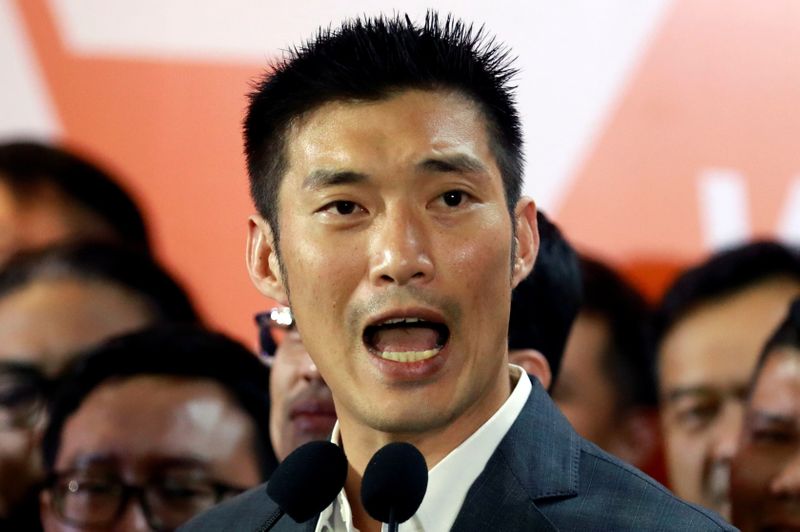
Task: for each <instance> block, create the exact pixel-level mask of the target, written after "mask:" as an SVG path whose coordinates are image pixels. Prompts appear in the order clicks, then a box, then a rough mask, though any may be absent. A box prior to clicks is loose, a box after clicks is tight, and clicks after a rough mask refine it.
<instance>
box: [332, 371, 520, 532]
mask: <svg viewBox="0 0 800 532" xmlns="http://www.w3.org/2000/svg"><path fill="white" fill-rule="evenodd" d="M509 371H510V374H511V380H512V382H513V381H514V380H516V383H515V384H514V389H513V390H512V392H511V395H510V396H509V397H508V399H506V401H505V402H504V403H503V405H502V406H501V407H500V409H499V410H497V412H495V413H494V415H492V417H490V418H489V419H488V420H487V421H486V422H485V423H484V424H483V425H481V426H480V427H479V428H478V430H476V431H475V432H474V433H473V434H472V435H471V436H470V437H469V438H467V439H466V440H464V441H463V442H462V443H461V445H459V446H458V447H456V448H455V449H453V450H452V451H450V453H448V455H447V456H445V457H444V459H442V461H441V462H439V463H438V464H436V466H434V467H433V468H432V469H431V470H430V471H429V473H428V489H427V491H426V492H425V497H424V498H423V499H422V504H421V505H420V507H419V509H418V510H417V513H416V514H415V515H414V516H413V517H412V518H411V519H409V520H408V521H406V522H405V523H403V524H401V525H400V532H411V531H418V530H423V531H431V530H449V529H450V528H451V527H452V525H453V523H454V522H455V519H456V517H457V516H458V512H459V511H460V509H461V505H462V504H463V502H464V499H465V498H466V496H467V492H468V491H469V488H470V486H471V485H472V483H473V482H475V479H477V478H478V476H479V475H480V474H481V471H483V468H484V467H485V466H486V463H487V462H488V461H489V458H490V457H491V456H492V453H494V451H495V449H496V448H497V446H498V445H499V444H500V441H501V440H502V439H503V437H504V436H505V435H506V433H507V432H508V430H509V429H510V428H511V425H513V424H514V421H515V420H516V419H517V417H518V416H519V413H520V412H521V411H522V408H523V407H524V406H525V403H526V402H527V400H528V396H529V395H530V393H531V382H530V379H529V378H528V376H527V374H526V373H525V372H524V371H523V369H522V368H520V367H519V366H515V365H513V364H511V365H509ZM331 441H332V442H333V443H335V444H337V445H338V444H339V422H338V421H337V422H336V425H335V426H334V428H333V433H332V435H331ZM384 528H385V527H384ZM355 530H356V529H355V527H354V526H353V518H352V513H351V510H350V503H349V502H348V501H347V496H346V495H345V491H344V489H342V491H341V492H339V495H338V496H337V497H336V500H335V501H334V502H333V503H331V505H330V506H328V508H326V509H325V510H323V512H322V513H321V514H320V516H319V520H318V521H317V527H316V532H324V531H336V532H339V531H346V532H355Z"/></svg>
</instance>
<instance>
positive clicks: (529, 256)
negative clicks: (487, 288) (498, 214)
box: [511, 197, 539, 287]
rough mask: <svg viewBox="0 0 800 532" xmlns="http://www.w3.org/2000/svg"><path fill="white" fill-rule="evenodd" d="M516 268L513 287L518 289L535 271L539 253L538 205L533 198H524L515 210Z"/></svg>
mask: <svg viewBox="0 0 800 532" xmlns="http://www.w3.org/2000/svg"><path fill="white" fill-rule="evenodd" d="M514 223H515V224H516V233H515V235H514V247H515V249H516V254H515V256H514V267H513V271H512V279H511V282H512V285H511V286H512V287H516V286H517V285H518V284H519V282H520V281H522V280H523V279H525V278H526V277H527V276H528V274H529V273H531V270H532V269H533V263H534V262H535V261H536V254H537V253H538V252H539V227H538V225H537V223H536V204H535V203H534V202H533V200H532V199H531V198H528V197H522V198H520V200H519V201H518V202H517V207H516V209H514Z"/></svg>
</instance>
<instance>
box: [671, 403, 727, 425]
mask: <svg viewBox="0 0 800 532" xmlns="http://www.w3.org/2000/svg"><path fill="white" fill-rule="evenodd" d="M718 412H719V405H717V404H715V403H704V404H698V405H694V406H691V407H688V408H684V409H681V410H678V420H679V422H680V423H681V424H682V425H684V426H685V427H687V428H690V429H700V428H702V427H704V426H706V425H708V424H709V423H711V422H712V421H713V420H714V418H715V417H716V416H717V413H718Z"/></svg>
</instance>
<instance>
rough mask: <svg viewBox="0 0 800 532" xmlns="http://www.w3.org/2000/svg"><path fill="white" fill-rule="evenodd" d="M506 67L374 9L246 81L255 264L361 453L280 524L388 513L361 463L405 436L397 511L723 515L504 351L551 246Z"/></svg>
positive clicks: (259, 516)
mask: <svg viewBox="0 0 800 532" xmlns="http://www.w3.org/2000/svg"><path fill="white" fill-rule="evenodd" d="M513 74H514V69H513V67H512V65H511V64H510V62H509V60H508V51H507V50H505V49H503V48H499V47H497V46H496V45H495V44H494V43H493V41H491V40H488V39H486V37H485V35H484V34H483V31H474V30H473V29H472V28H470V27H467V26H465V25H464V24H462V23H460V22H458V21H455V20H453V19H451V18H448V19H447V20H445V21H441V20H440V19H439V18H438V17H437V16H436V15H435V14H429V15H428V17H427V18H426V20H425V22H424V24H422V25H416V24H414V23H412V22H410V20H409V19H408V18H406V17H396V18H376V19H368V20H356V21H351V22H347V23H345V24H344V25H343V26H341V27H339V28H338V29H333V30H322V31H321V32H320V33H319V34H318V35H317V37H316V38H315V39H314V40H313V41H311V42H309V43H307V44H305V45H303V46H302V47H299V48H297V49H295V50H294V51H293V52H292V53H291V55H290V57H289V58H288V59H286V60H285V61H283V62H282V63H280V64H278V65H277V66H275V68H274V70H273V71H271V72H270V73H269V74H268V75H267V76H266V77H265V78H264V79H263V80H262V82H261V83H260V84H259V85H258V87H257V88H256V90H255V92H254V93H253V94H252V95H251V100H250V106H249V109H248V113H247V117H246V119H245V145H246V153H247V159H248V169H249V173H250V179H251V190H252V194H253V198H254V201H255V203H256V205H257V208H258V215H254V216H252V217H251V218H250V224H249V235H248V236H249V239H248V249H247V262H248V268H249V271H250V276H251V278H252V280H253V282H254V283H255V285H256V286H257V288H258V289H259V290H260V291H261V292H262V293H264V294H265V295H266V296H268V297H270V298H272V299H275V300H277V301H278V302H279V303H281V304H285V305H288V306H290V307H291V309H292V313H293V315H294V317H295V319H296V320H297V327H298V329H299V331H300V334H301V336H302V338H303V341H304V343H305V345H306V347H307V349H308V352H309V354H310V355H311V357H312V359H313V360H314V363H315V364H316V365H317V367H318V368H319V371H320V373H321V375H322V376H323V378H324V379H325V382H327V383H328V385H329V386H330V388H331V391H332V394H333V398H334V403H335V405H336V412H337V416H338V424H337V427H336V428H335V429H334V433H333V438H334V441H335V442H336V443H338V444H339V445H341V446H342V448H343V449H344V452H345V453H346V455H347V462H348V466H349V471H348V475H347V481H346V483H345V486H344V488H343V489H342V491H341V493H340V494H339V495H338V497H336V498H335V499H334V500H333V502H332V503H331V504H330V505H329V506H328V507H327V508H326V509H324V510H323V511H322V512H321V513H320V514H319V515H318V516H316V517H315V518H312V519H311V520H309V521H308V522H307V523H306V524H305V525H298V524H297V523H295V522H294V521H293V520H292V519H290V518H289V517H283V518H281V519H280V521H278V522H277V525H275V528H274V529H273V530H310V531H311V530H318V531H323V530H324V531H345V530H347V531H352V530H355V529H357V530H360V531H362V532H364V531H375V530H380V527H381V524H380V523H379V522H378V521H377V520H375V519H373V518H372V517H371V516H370V515H369V514H368V513H367V511H366V510H365V508H364V505H363V504H362V500H361V497H360V489H361V481H362V477H363V473H364V470H365V468H366V466H367V464H368V462H369V461H370V458H371V457H372V456H373V455H374V454H375V453H376V451H378V450H379V449H381V448H382V447H383V446H384V445H386V444H388V443H390V442H398V441H402V442H410V443H412V444H413V445H414V446H416V447H417V448H418V449H419V450H420V451H421V452H422V454H423V455H424V457H425V461H426V462H427V467H428V469H429V480H428V488H427V492H426V493H425V496H424V499H423V500H422V504H421V506H420V507H419V509H418V510H417V511H416V513H415V514H414V515H413V516H412V517H411V518H410V519H409V520H408V521H407V522H406V523H404V524H403V525H401V530H403V531H405V530H425V531H440V530H441V531H444V530H451V529H452V530H557V529H574V530H588V529H593V530H626V529H637V530H654V529H659V530H666V529H675V530H720V529H724V528H725V525H724V524H723V523H722V522H721V521H720V520H719V519H718V518H717V517H716V516H714V515H713V514H711V513H709V512H706V511H703V510H700V509H698V508H696V507H693V506H690V505H689V504H687V503H684V502H682V501H680V500H678V499H676V498H674V497H673V496H672V495H670V494H669V492H668V491H667V490H666V489H665V488H663V487H662V486H660V485H659V484H658V483H656V482H655V481H653V480H651V479H650V478H648V477H647V476H646V475H644V474H643V473H640V472H639V471H637V470H635V469H632V468H630V467H629V466H626V465H623V464H622V463H620V462H619V461H617V460H616V459H614V458H612V457H610V456H609V455H607V454H605V453H604V452H603V451H601V450H600V449H598V448H597V447H595V446H594V445H592V444H590V443H588V442H586V441H585V440H582V439H581V438H580V437H579V436H577V435H576V434H575V432H574V431H573V430H572V429H571V428H570V426H569V424H568V423H567V422H566V420H565V419H564V418H563V417H562V416H561V415H560V414H559V413H558V411H557V410H556V408H555V407H554V406H553V403H552V402H551V401H550V399H549V398H548V396H547V393H546V392H545V391H544V390H543V389H542V388H541V386H540V385H539V384H538V383H534V384H533V385H532V384H531V381H530V379H528V377H527V376H526V375H525V374H524V373H522V372H521V371H520V369H519V368H517V367H514V366H509V364H508V354H507V331H508V316H509V305H510V298H511V290H512V288H513V287H514V286H515V285H516V284H517V283H518V282H519V281H520V280H521V279H523V278H524V277H525V276H526V275H528V273H529V272H530V271H531V268H532V267H533V264H534V261H535V258H536V251H537V246H538V234H537V228H536V207H535V205H534V203H533V201H532V200H531V199H529V198H522V197H520V188H521V183H522V176H523V170H522V159H523V157H522V152H521V150H522V138H521V133H520V123H519V118H518V115H517V111H516V109H515V107H514V102H513V95H512V93H511V81H512V76H513ZM274 510H275V503H274V502H272V501H271V500H270V499H269V497H268V496H267V494H266V492H265V490H264V488H263V487H261V488H259V489H256V490H252V491H251V492H248V493H246V494H244V495H243V496H242V497H241V498H238V499H235V500H234V501H232V503H230V504H225V505H222V506H220V507H218V508H217V509H215V510H212V511H211V512H210V513H208V514H206V515H204V516H201V517H200V518H199V519H198V520H196V521H194V522H193V523H190V524H189V526H188V527H187V530H214V531H218V530H232V531H233V530H236V531H240V530H257V529H265V528H267V527H266V525H264V524H263V523H264V522H265V520H266V519H267V517H268V516H269V515H270V514H272V513H273V511H274ZM270 526H271V524H270Z"/></svg>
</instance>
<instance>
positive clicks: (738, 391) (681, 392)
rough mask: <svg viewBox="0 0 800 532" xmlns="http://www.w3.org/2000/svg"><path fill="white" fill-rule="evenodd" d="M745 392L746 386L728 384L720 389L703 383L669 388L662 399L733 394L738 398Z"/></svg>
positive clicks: (667, 400)
mask: <svg viewBox="0 0 800 532" xmlns="http://www.w3.org/2000/svg"><path fill="white" fill-rule="evenodd" d="M746 394H747V386H729V387H725V388H724V389H722V390H720V389H717V388H714V387H710V386H704V385H698V386H683V387H680V388H675V389H674V390H671V391H670V392H669V393H668V394H666V395H665V397H664V401H666V402H668V403H671V402H674V401H678V400H680V399H682V398H684V397H690V396H709V397H719V396H723V397H724V396H729V395H734V396H736V397H739V398H744V396H745V395H746Z"/></svg>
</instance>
